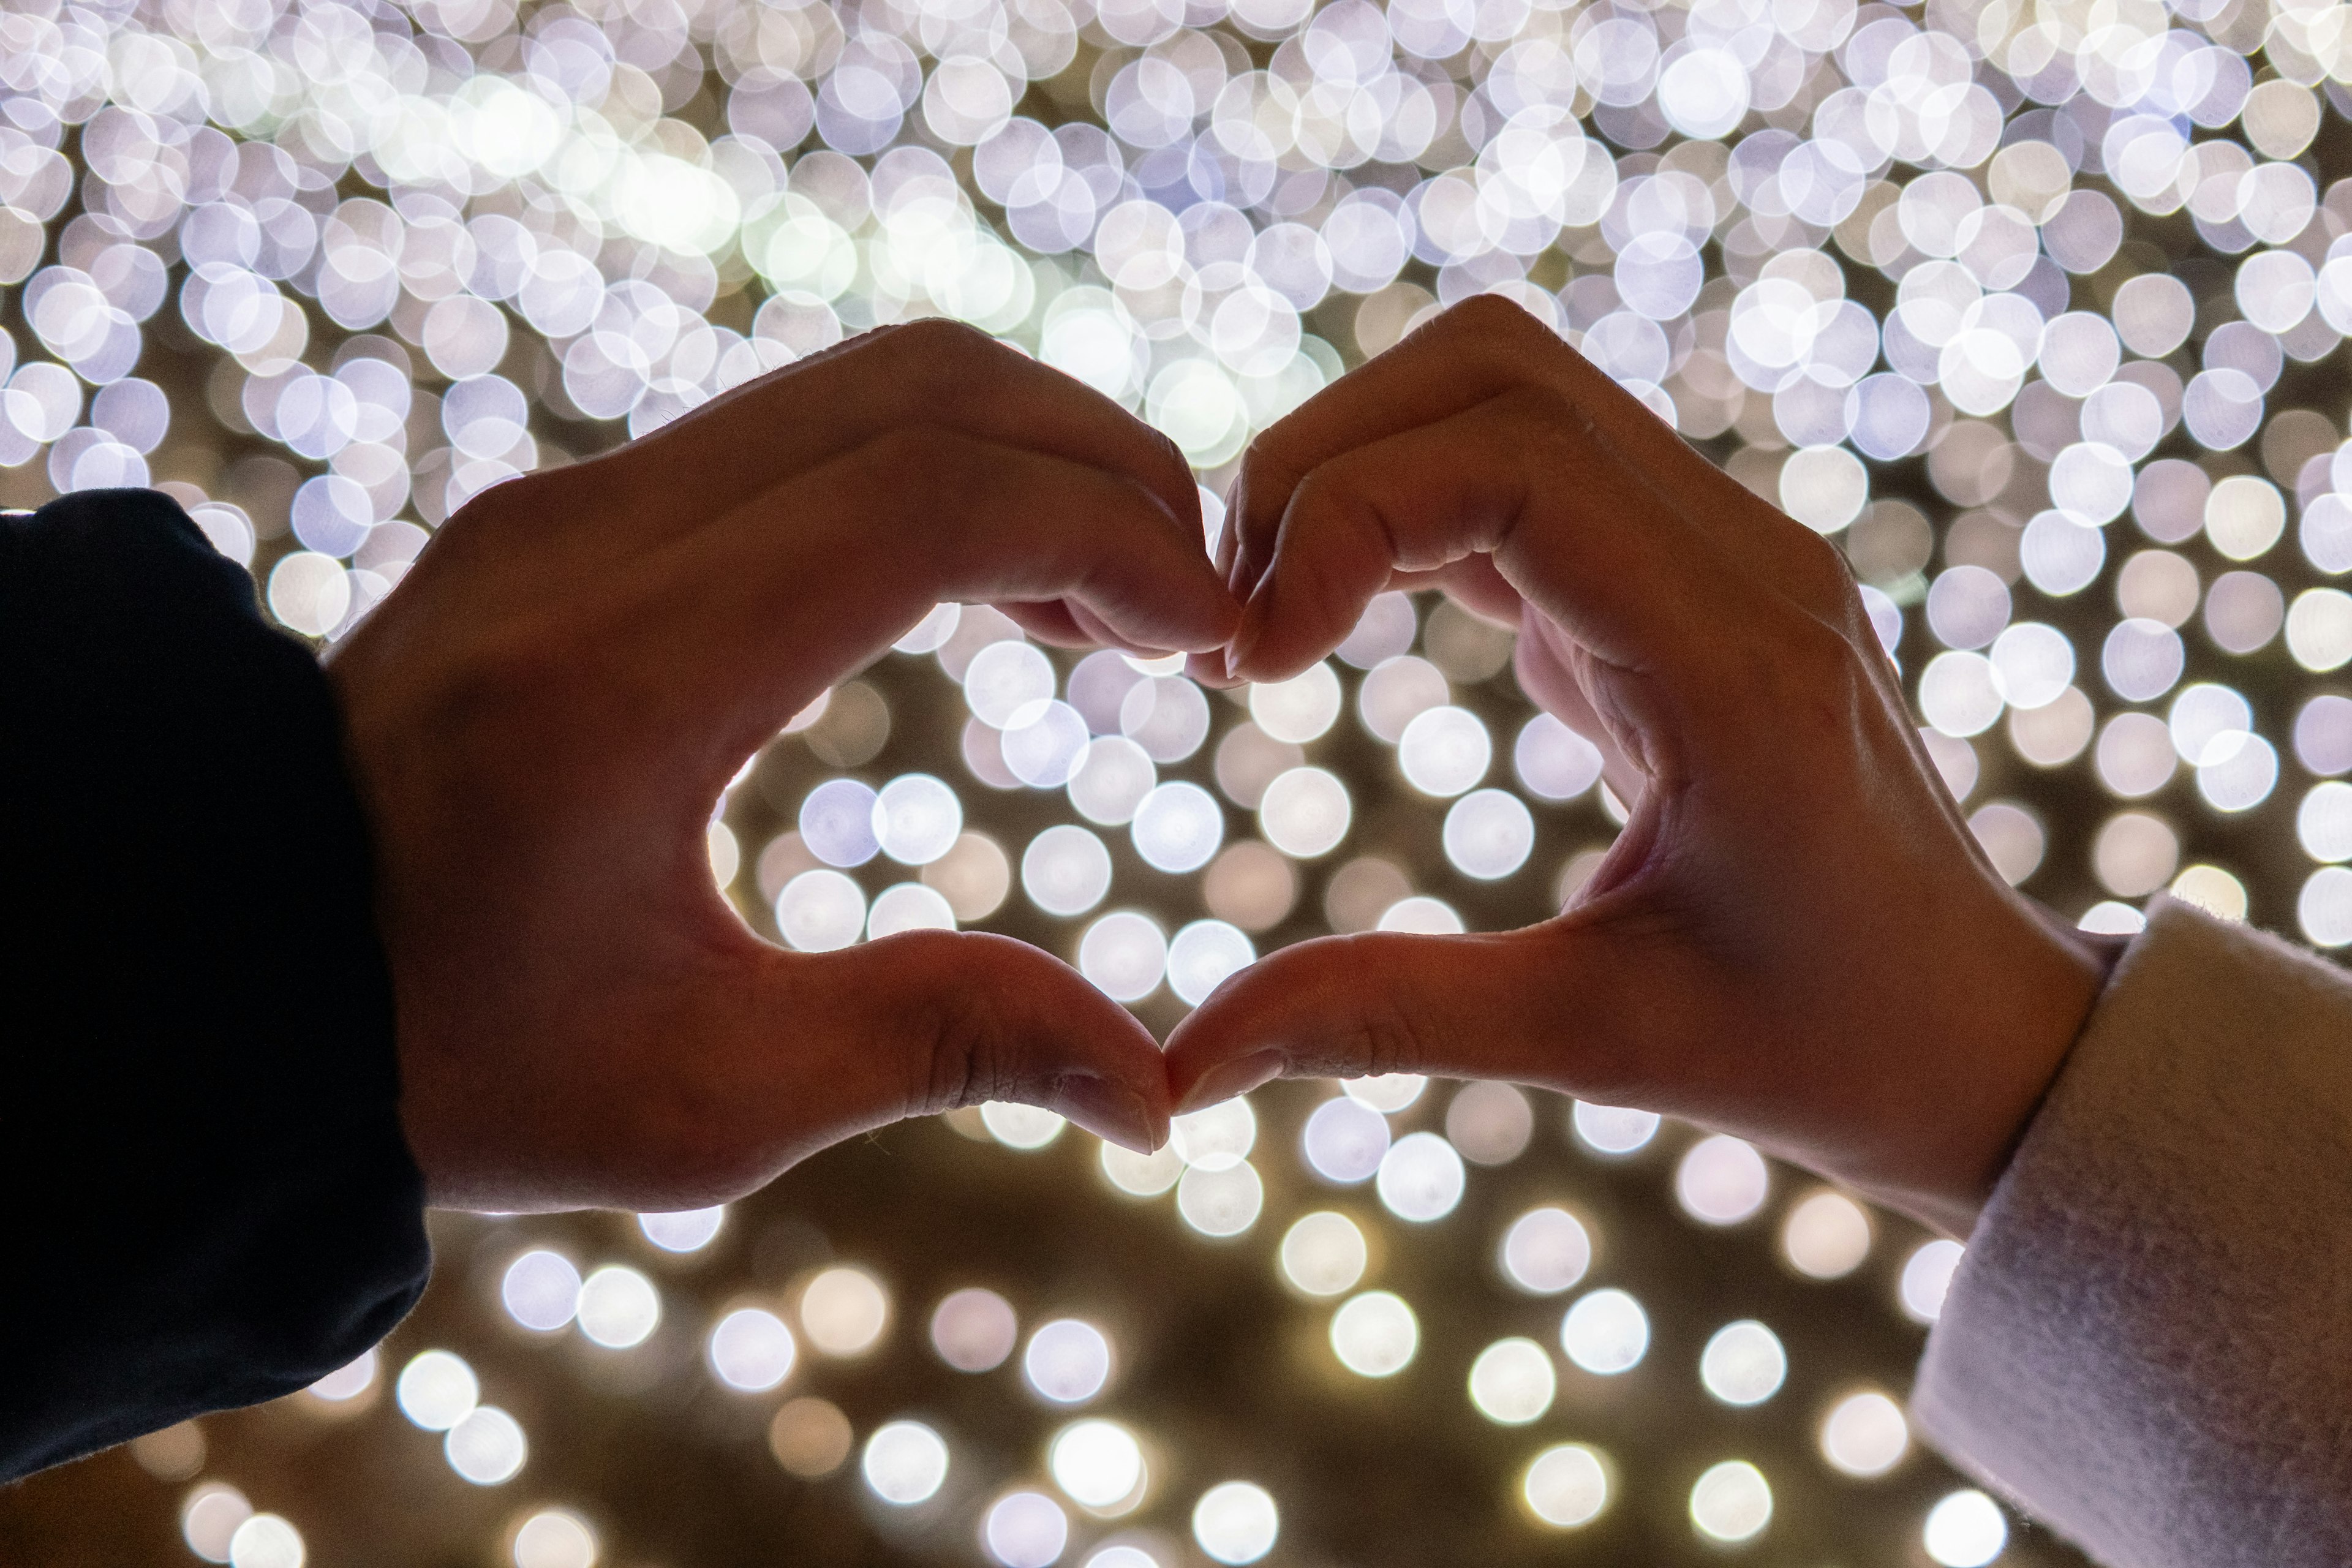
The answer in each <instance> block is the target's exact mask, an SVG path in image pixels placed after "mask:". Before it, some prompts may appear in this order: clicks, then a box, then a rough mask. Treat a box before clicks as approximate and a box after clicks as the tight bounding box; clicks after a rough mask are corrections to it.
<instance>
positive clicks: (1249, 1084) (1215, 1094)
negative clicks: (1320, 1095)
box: [1176, 1050, 1283, 1116]
mask: <svg viewBox="0 0 2352 1568" xmlns="http://www.w3.org/2000/svg"><path fill="white" fill-rule="evenodd" d="M1282 1068H1283V1055H1282V1053H1281V1052H1280V1051H1273V1050H1266V1051H1252V1052H1251V1053H1250V1054H1249V1055H1248V1056H1245V1057H1236V1058H1234V1059H1233V1060H1232V1061H1229V1062H1221V1063H1219V1064H1218V1065H1217V1066H1215V1067H1213V1068H1210V1069H1209V1070H1208V1071H1207V1072H1205V1073H1203V1074H1202V1075H1201V1081H1200V1082H1198V1083H1196V1084H1194V1085H1193V1086H1192V1092H1191V1093H1189V1094H1187V1095H1186V1096H1185V1097H1184V1098H1183V1099H1182V1100H1181V1101H1179V1102H1178V1104H1177V1106H1176V1114H1177V1115H1179V1116H1183V1115H1186V1114H1189V1113H1190V1112H1192V1111H1195V1110H1204V1109H1206V1108H1207V1107H1209V1106H1212V1105H1215V1104H1217V1103H1218V1102H1219V1101H1221V1100H1231V1099H1232V1098H1233V1097H1234V1096H1235V1095H1237V1094H1247V1093H1248V1092H1249V1091H1250V1090H1251V1089H1255V1088H1256V1087H1257V1086H1258V1085H1260V1084H1262V1083H1265V1082H1266V1081H1267V1080H1269V1079H1275V1078H1279V1077H1280V1076H1281V1075H1282Z"/></svg>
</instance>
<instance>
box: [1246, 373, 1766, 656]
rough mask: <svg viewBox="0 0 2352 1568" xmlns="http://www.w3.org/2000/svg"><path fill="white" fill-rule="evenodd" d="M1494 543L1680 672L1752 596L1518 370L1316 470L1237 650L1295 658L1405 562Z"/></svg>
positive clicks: (1249, 611)
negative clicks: (1433, 419)
mask: <svg viewBox="0 0 2352 1568" xmlns="http://www.w3.org/2000/svg"><path fill="white" fill-rule="evenodd" d="M1481 553H1488V554H1492V555H1493V556H1494V558H1495V564H1496V567H1497V568H1499V569H1500V572H1501V574H1502V576H1503V578H1504V579H1505V581H1506V582H1507V584H1509V585H1510V587H1512V588H1513V589H1514V590H1516V591H1517V594H1518V595H1520V596H1522V597H1523V598H1525V599H1526V600H1527V601H1528V602H1529V603H1530V604H1532V605H1535V606H1536V607H1537V608H1538V609H1539V610H1541V611H1542V612H1543V613H1544V614H1546V615H1548V616H1550V617H1551V618H1552V619H1554V620H1556V621H1558V622H1559V623H1560V624H1561V625H1562V626H1565V627H1567V628H1568V629H1569V630H1570V632H1571V633H1572V634H1573V635H1574V636H1575V637H1577V639H1578V640H1579V641H1580V643H1582V644H1583V645H1584V646H1585V647H1589V648H1591V649H1593V650H1594V651H1596V652H1597V653H1599V654H1600V656H1601V658H1605V659H1607V660H1609V661H1610V662H1611V663H1613V664H1617V665H1620V666H1622V667H1626V668H1640V669H1653V668H1654V669H1658V670H1661V671H1663V672H1664V674H1665V676H1666V678H1667V679H1672V680H1675V681H1683V680H1686V679H1690V678H1691V677H1692V676H1693V674H1694V673H1696V671H1695V669H1694V667H1695V666H1696V665H1700V664H1704V663H1705V662H1706V658H1705V650H1706V649H1707V648H1708V647H1712V646H1715V645H1717V643H1719V641H1720V634H1721V632H1722V629H1723V627H1724V626H1726V625H1727V624H1735V623H1736V620H1737V618H1738V616H1740V615H1741V614H1742V612H1743V609H1744V605H1743V600H1745V599H1747V598H1749V597H1752V590H1748V589H1746V588H1744V587H1743V585H1741V584H1738V583H1737V582H1735V581H1734V580H1732V579H1731V578H1730V576H1729V574H1727V572H1726V570H1725V569H1724V566H1723V564H1722V563H1721V561H1720V558H1719V557H1717V555H1716V553H1715V552H1714V551H1713V550H1712V549H1711V548H1710V547H1709V546H1708V543H1707V542H1706V540H1705V539H1703V538H1702V537H1700V536H1699V535H1698V534H1697V533H1696V531H1695V530H1693V529H1692V528H1691V526H1690V525H1689V523H1688V522H1687V521H1685V519H1684V518H1682V517H1681V516H1680V514H1679V513H1677V512H1676V511H1675V510H1674V509H1673V508H1672V507H1670V506H1668V505H1666V504H1665V503H1664V501H1663V500H1661V499H1660V498H1659V497H1658V496H1657V495H1656V493H1655V492H1654V490H1653V489H1650V487H1649V486H1648V485H1647V484H1646V482H1644V480H1643V478H1642V476H1641V475H1640V474H1639V473H1638V472H1636V471H1635V470H1633V468H1631V467H1630V466H1629V465H1627V464H1626V463H1625V461H1624V460H1623V459H1622V457H1621V456H1620V455H1619V454H1618V453H1617V452H1616V451H1615V450H1614V449H1613V448H1612V447H1611V446H1610V445H1609V443H1608V442H1607V441H1606V439H1605V438H1603V437H1600V436H1599V435H1598V434H1597V433H1595V432H1594V431H1592V430H1591V428H1590V427H1589V426H1584V425H1582V424H1581V423H1580V421H1579V420H1578V419H1577V418H1576V416H1575V414H1574V411H1573V410H1572V409H1570V408H1567V407H1566V406H1565V405H1563V403H1562V402H1561V400H1560V399H1559V397H1558V396H1557V395H1553V394H1550V393H1549V392H1546V391H1544V390H1543V389H1540V388H1529V387H1520V388H1515V389H1514V390H1512V391H1510V392H1508V393H1506V394H1504V395H1500V396H1497V397H1496V398H1494V399H1492V400H1491V401H1489V402H1488V403H1486V404H1484V405H1480V406H1479V407H1477V408H1474V409H1471V410H1469V411H1468V412H1466V413H1463V414H1458V415H1455V416H1452V417H1450V418H1448V419H1444V420H1442V421H1440V422H1438V423H1436V424H1433V425H1424V426H1417V427H1415V428H1413V429H1410V430H1407V431H1404V432H1402V434H1399V435H1395V436H1391V437H1387V438H1386V439H1384V440H1381V441H1379V442H1375V443H1372V444H1371V445H1369V446H1365V447H1358V448H1356V449H1354V450H1351V451H1349V452H1347V453H1344V454H1342V455H1341V456H1340V457H1339V458H1333V459H1332V460H1331V461H1329V462H1328V463H1326V464H1324V465H1323V466H1322V467H1321V468H1318V469H1316V470H1315V472H1314V473H1313V474H1311V475H1309V476H1308V477H1307V479H1306V480H1305V481H1303V482H1302V483H1301V484H1300V485H1299V486H1298V487H1297V489H1296V490H1295V491H1294V492H1293V495H1292V499H1291V504H1290V508H1289V510H1287V511H1286V513H1285V515H1284V517H1283V521H1282V525H1281V529H1280V531H1279V536H1278V539H1277V542H1276V549H1275V553H1274V556H1273V558H1272V560H1271V561H1270V563H1268V565H1267V568H1266V570H1265V573H1264V574H1262V575H1261V576H1260V578H1259V580H1258V583H1257V585H1256V587H1255V590H1254V591H1253V592H1252V594H1251V595H1250V599H1249V603H1248V605H1247V606H1246V608H1245V610H1244V616H1243V620H1242V626H1241V629H1240V631H1239V632H1238V633H1237V634H1236V636H1235V638H1234V651H1233V658H1232V660H1231V667H1232V668H1233V670H1234V673H1236V674H1239V675H1246V676H1249V677H1251V678H1253V679H1279V678H1281V677H1284V676H1286V675H1289V674H1293V673H1296V671H1297V669H1299V668H1304V667H1305V666H1306V665H1307V664H1308V663H1311V662H1312V661H1313V660H1315V659H1317V658H1321V657H1322V656H1323V655H1324V654H1325V653H1327V652H1328V651H1329V650H1330V649H1331V648H1332V647H1336V646H1337V645H1338V644H1339V641H1340V640H1341V639H1342V638H1344V637H1346V636H1347V635H1348V633H1349V630H1350V629H1352V628H1353V626H1355V624H1356V620H1357V618H1358V616H1360V615H1361V614H1362V612H1363V608H1364V606H1365V605H1367V604H1369V603H1370V600H1371V597H1372V595H1374V594H1375V593H1377V592H1379V591H1380V590H1381V587H1383V586H1385V585H1386V584H1388V583H1389V582H1390V581H1391V575H1392V574H1394V573H1397V572H1400V571H1405V572H1431V571H1434V570H1437V569H1439V568H1443V567H1446V566H1449V565H1451V564H1453V563H1457V562H1462V561H1465V560H1466V559H1468V558H1469V557H1472V556H1475V555H1478V554H1481Z"/></svg>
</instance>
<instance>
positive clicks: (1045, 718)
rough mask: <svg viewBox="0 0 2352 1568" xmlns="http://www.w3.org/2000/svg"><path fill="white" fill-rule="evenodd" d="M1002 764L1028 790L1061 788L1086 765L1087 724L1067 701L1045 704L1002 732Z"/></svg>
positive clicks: (1087, 749) (1089, 747) (1088, 744)
mask: <svg viewBox="0 0 2352 1568" xmlns="http://www.w3.org/2000/svg"><path fill="white" fill-rule="evenodd" d="M1001 749H1002V752H1003V757H1004V765H1005V767H1006V768H1008V769H1009V770H1011V772H1012V773H1013V777H1014V778H1017V779H1019V780H1020V781H1021V782H1022V783H1023V784H1027V785H1028V786H1029V787H1030V788H1031V789H1060V788H1061V787H1062V786H1063V785H1065V784H1068V783H1070V782H1071V781H1072V780H1073V779H1075V778H1076V776H1077V775H1078V773H1079V772H1080V771H1081V770H1082V769H1083V768H1084V767H1085V766H1086V762H1087V752H1088V751H1089V750H1090V749H1091V742H1089V740H1088V738H1087V721H1085V720H1084V719H1082V718H1080V717H1079V716H1078V710H1076V709H1075V708H1073V707H1071V706H1070V705H1069V704H1068V703H1066V702H1048V703H1046V704H1045V707H1044V708H1042V709H1040V710H1038V711H1037V713H1036V715H1035V716H1034V717H1033V718H1029V719H1027V720H1026V721H1025V722H1023V723H1019V724H1015V725H1013V727H1012V728H1010V729H1008V730H1006V731H1004V739H1003V743H1002V747H1001Z"/></svg>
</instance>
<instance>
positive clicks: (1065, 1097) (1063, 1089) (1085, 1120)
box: [1054, 1078, 1169, 1154]
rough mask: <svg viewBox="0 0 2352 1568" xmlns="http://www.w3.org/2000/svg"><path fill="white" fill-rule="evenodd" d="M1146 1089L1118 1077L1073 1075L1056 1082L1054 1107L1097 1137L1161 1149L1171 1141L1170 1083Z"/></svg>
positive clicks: (1130, 1146)
mask: <svg viewBox="0 0 2352 1568" xmlns="http://www.w3.org/2000/svg"><path fill="white" fill-rule="evenodd" d="M1154 1088H1155V1089H1156V1092H1153V1093H1146V1092H1145V1091H1144V1090H1142V1089H1138V1088H1136V1087H1135V1086H1134V1085H1132V1084H1128V1083H1123V1082H1120V1081H1119V1080H1118V1079H1103V1078H1070V1079H1062V1080H1061V1081H1060V1082H1059V1083H1058V1084H1056V1085H1055V1093H1054V1098H1055V1100H1056V1101H1057V1102H1058V1103H1057V1104H1055V1107H1054V1109H1055V1110H1059V1111H1061V1112H1062V1114H1064V1115H1065V1116H1066V1117H1068V1118H1069V1119H1070V1120H1071V1121H1075V1122H1076V1123H1077V1124H1078V1125H1079V1126H1081V1127H1083V1128H1085V1129H1086V1130H1087V1131H1089V1132H1091V1133H1093V1134H1094V1135H1095V1136H1096V1137H1097V1138H1101V1139H1105V1140H1107V1141H1108V1142H1113V1143H1116V1144H1118V1146H1119V1147H1120V1148H1122V1149H1129V1150H1132V1151H1133V1152H1136V1153H1138V1154H1150V1153H1153V1152H1157V1151H1158V1150H1159V1149H1160V1146H1161V1145H1162V1144H1164V1143H1166V1142H1168V1118H1169V1105H1168V1095H1167V1087H1166V1083H1165V1081H1164V1079H1163V1081H1162V1082H1161V1083H1160V1084H1159V1085H1156V1086H1154Z"/></svg>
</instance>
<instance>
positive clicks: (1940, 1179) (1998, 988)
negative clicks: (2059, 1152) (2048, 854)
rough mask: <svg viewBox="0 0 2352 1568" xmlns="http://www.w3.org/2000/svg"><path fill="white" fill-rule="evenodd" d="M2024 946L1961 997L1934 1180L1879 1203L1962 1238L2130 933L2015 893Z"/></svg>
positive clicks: (1995, 958) (2010, 948) (1981, 969)
mask: <svg viewBox="0 0 2352 1568" xmlns="http://www.w3.org/2000/svg"><path fill="white" fill-rule="evenodd" d="M2016 902H2017V903H2018V904H2019V905H2021V913H2022V914H2023V915H2025V917H2026V923H2025V926H2024V929H2023V930H2022V931H2021V933H2020V934H2021V936H2023V937H2024V939H2025V940H2024V941H2023V942H2021V943H2017V944H2002V947H2003V949H2004V950H2003V951H1999V952H1987V953H1986V954H1985V955H1984V957H1985V962H1984V963H1980V964H1979V965H1978V966H1976V969H1975V976H1976V980H1975V984H1972V985H1970V986H1969V988H1968V989H1969V991H1970V992H1973V993H1974V994H1973V996H1969V995H1967V994H1963V997H1962V998H1961V1003H1962V1005H1963V1007H1964V1008H1966V1009H1967V1014H1968V1015H1969V1016H1972V1017H1973V1020H1974V1022H1973V1026H1971V1027H1969V1028H1966V1029H1963V1030H1961V1031H1958V1040H1959V1041H1960V1045H1959V1047H1958V1050H1957V1051H1956V1053H1955V1056H1956V1063H1955V1065H1956V1066H1957V1067H1958V1068H1959V1069H1960V1071H1959V1073H1958V1075H1957V1076H1958V1077H1959V1078H1963V1079H1973V1080H1974V1083H1973V1085H1971V1086H1968V1087H1963V1086H1961V1085H1960V1084H1958V1083H1954V1084H1952V1085H1951V1086H1950V1089H1951V1090H1952V1093H1951V1098H1950V1100H1949V1101H1948V1106H1947V1108H1946V1111H1945V1114H1947V1115H1948V1116H1950V1117H1951V1119H1952V1120H1953V1121H1955V1122H1956V1123H1957V1128H1958V1131H1960V1133H1961V1137H1960V1139H1959V1141H1958V1142H1957V1143H1956V1144H1955V1146H1954V1147H1953V1148H1952V1150H1951V1152H1950V1157H1949V1158H1948V1160H1947V1161H1945V1162H1943V1163H1941V1164H1940V1166H1939V1167H1938V1169H1937V1172H1936V1174H1935V1176H1934V1177H1933V1178H1931V1179H1930V1180H1928V1181H1927V1182H1925V1183H1921V1184H1916V1185H1907V1184H1906V1186H1904V1187H1902V1188H1900V1189H1898V1190H1894V1191H1889V1192H1886V1193H1885V1194H1880V1201H1882V1202H1884V1203H1886V1204H1887V1205H1889V1206H1890V1207H1894V1208H1896V1209H1899V1210H1901V1211H1903V1212H1905V1213H1906V1214H1908V1215H1911V1216H1912V1217H1913V1218H1915V1219H1917V1220H1919V1221H1921V1222H1922V1223H1924V1224H1926V1225H1928V1226H1933V1227H1934V1228H1936V1229H1937V1230H1939V1231H1942V1232H1943V1233H1945V1234H1946V1235H1948V1236H1951V1237H1958V1238H1959V1239H1961V1240H1966V1239H1967V1238H1968V1237H1969V1233H1970V1232H1971V1231H1972V1230H1974V1229H1975V1227H1976V1223H1977V1218H1978V1216H1979V1214H1981V1213H1982V1211H1983V1208H1984V1205H1985V1204H1986V1202H1987V1201H1988V1200H1989V1199H1990V1197H1991V1196H1992V1192H1993V1188H1994V1187H1995V1186H1997V1185H1998V1184H2000V1179H2001V1177H2002V1176H2003V1175H2004V1174H2006V1173H2007V1172H2008V1170H2009V1167H2010V1163H2011V1160H2012V1159H2013V1158H2014V1157H2015V1155H2016V1152H2017V1149H2018V1146H2019V1144H2021V1142H2024V1139H2025V1135H2026V1133H2027V1131H2028V1130H2029V1129H2031V1127H2032V1124H2033V1119H2034V1117H2035V1116H2036V1115H2037V1114H2039V1113H2040V1111H2041V1109H2042V1102H2043V1101H2044V1100H2046V1099H2047V1098H2048V1097H2049V1093H2050V1089H2051V1086H2052V1085H2053V1084H2054V1083H2055V1082H2056V1081H2057V1079H2058V1075H2059V1074H2060V1073H2061V1072H2063V1070H2064V1068H2065V1065H2066V1058H2068V1057H2069V1056H2070V1055H2071V1054H2072V1053H2073V1051H2074V1043H2075V1041H2077V1040H2078V1039H2080V1038H2081V1037H2082V1036H2083V1032H2084V1028H2085V1027H2086V1026H2088V1024H2089V1022H2090V1018H2091V1015H2092V1013H2093V1012H2094V1010H2095V1008H2096V1007H2097V1005H2098V1001H2099V997H2100V994H2102V993H2103V992H2104V991H2105V988H2106V984H2107V980H2108V978H2109V976H2110V975H2112V974H2113V973H2114V972H2115V966H2116V962H2117V961H2118V960H2119V959H2120V958H2121V957H2122V956H2123V952H2124V950H2125V948H2126V947H2127V946H2129V945H2130V939H2129V938H2128V937H2120V936H2109V935H2101V934H2097V933H2095V932H2090V931H2081V930H2078V929H2077V928H2075V927H2074V925H2072V924H2071V923H2069V922H2067V921H2063V920H2062V919H2060V918H2059V917H2058V916H2057V915H2055V914H2053V913H2052V912H2051V911H2050V910H2048V909H2046V908H2044V907H2043V906H2042V905H2041V904H2039V903H2036V902H2034V901H2032V900H2028V899H2024V898H2022V897H2021V896H2020V897H2016Z"/></svg>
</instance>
